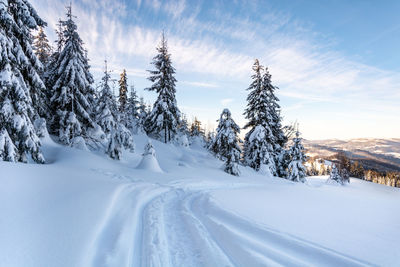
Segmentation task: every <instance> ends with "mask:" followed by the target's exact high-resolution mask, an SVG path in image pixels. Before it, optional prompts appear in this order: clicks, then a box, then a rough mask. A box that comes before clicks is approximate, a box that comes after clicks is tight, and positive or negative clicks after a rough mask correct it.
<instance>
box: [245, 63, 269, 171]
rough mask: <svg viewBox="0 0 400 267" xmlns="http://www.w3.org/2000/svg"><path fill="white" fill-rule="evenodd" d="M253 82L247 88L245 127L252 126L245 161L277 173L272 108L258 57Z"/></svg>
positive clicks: (254, 66)
mask: <svg viewBox="0 0 400 267" xmlns="http://www.w3.org/2000/svg"><path fill="white" fill-rule="evenodd" d="M253 70H254V74H253V75H252V79H253V82H252V83H251V84H250V86H249V88H248V89H247V90H249V91H250V93H249V95H248V97H247V101H248V104H247V108H246V110H245V113H244V115H245V117H246V119H248V120H249V122H248V123H247V124H246V125H245V126H244V129H247V128H251V129H250V131H249V132H248V133H247V134H246V136H245V140H244V162H245V164H247V165H248V166H250V167H252V168H253V169H255V170H257V171H259V170H260V168H261V167H262V165H267V166H268V167H269V169H270V172H271V174H272V175H276V162H275V156H276V154H275V145H276V143H277V140H276V137H275V136H274V134H273V131H272V129H271V123H272V122H273V117H272V114H271V109H270V96H269V94H268V92H269V91H268V86H269V84H267V83H266V82H265V79H263V77H262V72H263V66H261V65H260V64H259V61H258V60H257V59H256V60H255V62H254V65H253Z"/></svg>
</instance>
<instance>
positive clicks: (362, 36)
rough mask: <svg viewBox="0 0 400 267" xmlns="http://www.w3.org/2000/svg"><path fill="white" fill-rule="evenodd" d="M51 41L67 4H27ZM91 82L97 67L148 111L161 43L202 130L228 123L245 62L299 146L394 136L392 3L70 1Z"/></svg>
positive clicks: (236, 108)
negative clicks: (125, 85)
mask: <svg viewBox="0 0 400 267" xmlns="http://www.w3.org/2000/svg"><path fill="white" fill-rule="evenodd" d="M32 3H33V5H34V7H35V8H36V10H37V11H38V13H39V15H40V16H41V17H42V18H43V19H45V20H46V21H47V22H48V24H49V27H48V28H47V29H46V33H47V34H48V36H49V39H50V40H54V28H55V24H56V22H57V20H58V18H59V17H61V18H64V13H65V9H64V6H65V5H66V4H67V3H68V2H67V1H59V0H33V1H32ZM72 6H73V13H74V14H75V15H76V16H77V19H76V21H77V24H78V31H79V33H80V35H81V37H82V39H83V41H84V42H85V46H86V48H87V49H88V51H89V58H90V60H91V65H92V68H91V70H92V72H93V75H94V76H95V77H96V78H97V79H98V78H99V77H100V76H101V71H102V68H103V64H104V63H103V62H104V59H107V60H108V62H109V68H111V69H112V70H113V76H114V77H115V78H116V79H117V78H118V75H119V73H120V72H121V71H122V69H123V68H125V69H126V70H127V73H128V81H129V83H134V84H135V87H136V90H137V91H138V94H139V95H141V96H144V98H145V99H146V100H147V101H149V102H152V101H153V100H154V99H155V95H154V93H153V92H147V91H144V90H143V89H144V88H146V87H148V86H149V85H150V82H149V81H148V80H147V79H146V77H147V76H148V74H147V72H146V70H147V69H151V68H152V67H151V65H150V62H151V59H152V57H153V56H154V55H155V53H156V50H155V47H156V45H157V44H158V42H159V38H160V33H161V31H162V30H165V31H166V33H167V36H168V42H169V47H170V52H171V54H172V61H173V64H174V66H175V68H176V71H177V76H176V77H177V79H178V83H177V101H178V105H179V107H180V109H181V110H182V111H183V112H184V113H186V114H187V116H188V118H189V119H192V118H193V117H194V116H197V117H198V118H199V119H200V120H201V121H202V122H203V125H206V127H207V128H209V129H212V128H213V127H215V126H216V120H217V119H218V117H219V114H220V113H221V111H222V109H223V108H225V107H227V108H229V109H230V110H231V111H232V114H233V117H234V119H235V120H236V121H237V123H238V124H239V125H242V126H243V125H244V123H245V119H244V117H243V115H242V113H243V110H244V109H245V107H246V96H247V91H246V88H247V87H248V85H249V84H250V82H251V80H250V76H251V66H252V64H253V62H254V59H255V58H258V59H259V60H260V62H261V63H262V64H263V65H265V66H268V68H269V71H270V73H271V74H272V81H273V83H274V84H275V85H276V86H278V87H279V88H280V89H279V90H278V97H279V98H280V100H281V101H280V104H281V106H282V115H283V116H284V123H291V122H294V121H296V120H297V121H298V122H299V124H300V130H301V131H302V133H303V137H305V138H307V139H326V138H340V139H344V138H357V137H384V138H390V137H397V138H399V137H400V107H399V102H400V65H399V62H400V49H399V47H400V16H399V15H398V11H399V10H400V2H399V1H384V2H380V1H361V0H360V1H356V0H354V1H306V0H303V1H290V0H272V1H257V0H251V1H217V0H215V1H211V0H209V1H189V0H179V1H159V0H149V1H146V0H137V1H118V0H115V1H106V0H100V1H92V0H80V1H73V2H72Z"/></svg>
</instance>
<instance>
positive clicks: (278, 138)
mask: <svg viewBox="0 0 400 267" xmlns="http://www.w3.org/2000/svg"><path fill="white" fill-rule="evenodd" d="M262 83H263V88H264V90H265V91H266V95H267V99H268V113H269V122H268V124H269V127H270V129H271V131H272V135H273V136H274V140H275V143H274V145H273V147H274V151H273V156H274V160H275V164H276V171H277V175H278V176H280V177H286V175H287V173H286V169H287V163H288V162H287V158H286V156H287V151H285V145H286V143H287V141H288V138H287V137H286V135H285V134H284V131H283V127H282V124H281V121H282V118H281V115H280V112H281V111H280V106H279V104H278V102H279V99H278V97H276V95H275V90H276V89H278V87H276V86H273V85H272V82H271V74H270V73H269V72H268V68H265V70H264V74H263V81H262Z"/></svg>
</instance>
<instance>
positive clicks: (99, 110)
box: [95, 61, 119, 136]
mask: <svg viewBox="0 0 400 267" xmlns="http://www.w3.org/2000/svg"><path fill="white" fill-rule="evenodd" d="M110 80H111V77H110V72H109V71H108V70H107V61H105V68H104V76H103V77H102V79H101V89H100V92H99V97H98V99H97V104H96V109H95V120H96V123H97V124H98V125H99V126H100V127H101V128H102V130H103V131H104V133H105V134H106V135H107V136H109V135H110V133H111V132H112V130H114V129H115V128H116V127H117V122H118V116H119V113H118V109H117V104H116V103H115V100H114V96H113V94H112V91H111V88H110V85H109V81H110Z"/></svg>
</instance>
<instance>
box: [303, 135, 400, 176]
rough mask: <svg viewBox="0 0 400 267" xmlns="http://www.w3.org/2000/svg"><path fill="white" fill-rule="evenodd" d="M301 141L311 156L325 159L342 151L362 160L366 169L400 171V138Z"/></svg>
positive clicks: (352, 158) (354, 158) (352, 157)
mask: <svg viewBox="0 0 400 267" xmlns="http://www.w3.org/2000/svg"><path fill="white" fill-rule="evenodd" d="M303 141H304V143H303V144H304V147H305V148H306V150H307V155H308V156H311V157H318V158H323V159H327V158H329V157H330V156H332V155H334V154H335V153H337V152H340V151H343V152H345V154H346V155H347V156H348V157H349V158H350V159H351V160H358V161H360V162H362V163H363V165H364V168H366V169H374V170H377V171H400V138H390V139H374V138H357V139H350V140H338V139H328V140H303Z"/></svg>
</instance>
